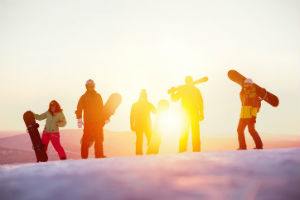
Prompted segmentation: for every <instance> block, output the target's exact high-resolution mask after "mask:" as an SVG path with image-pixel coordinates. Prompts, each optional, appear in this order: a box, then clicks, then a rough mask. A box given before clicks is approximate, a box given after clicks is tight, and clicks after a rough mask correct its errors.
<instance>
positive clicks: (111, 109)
mask: <svg viewBox="0 0 300 200" xmlns="http://www.w3.org/2000/svg"><path fill="white" fill-rule="evenodd" d="M121 101H122V96H121V95H120V94H119V93H113V94H111V95H110V97H109V98H108V100H107V101H106V103H105V104H104V106H103V109H102V113H101V116H102V119H103V122H106V121H109V119H110V117H111V116H112V115H113V114H114V113H115V111H116V110H117V108H118V107H119V105H120V104H121Z"/></svg>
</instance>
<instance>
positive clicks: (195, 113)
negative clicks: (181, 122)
mask: <svg viewBox="0 0 300 200" xmlns="http://www.w3.org/2000/svg"><path fill="white" fill-rule="evenodd" d="M169 91H172V92H171V93H170V94H171V98H172V100H173V101H179V100H181V106H182V109H183V111H184V113H185V126H184V128H183V130H182V133H181V136H180V139H179V152H180V153H182V152H186V151H187V144H188V137H189V130H190V129H191V132H192V144H193V152H200V151H201V142H200V125H199V122H200V121H202V120H203V119H204V109H203V98H202V94H201V92H200V90H199V89H198V88H197V87H195V85H194V81H193V78H192V77H191V76H187V77H186V78H185V85H182V86H180V87H177V88H172V90H169Z"/></svg>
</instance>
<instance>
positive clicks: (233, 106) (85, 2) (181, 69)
mask: <svg viewBox="0 0 300 200" xmlns="http://www.w3.org/2000/svg"><path fill="white" fill-rule="evenodd" d="M229 69H236V70H238V71H240V72H241V73H243V74H244V75H246V76H247V77H250V78H252V79H253V80H254V81H255V82H256V83H258V84H259V85H261V86H263V87H265V88H267V89H268V90H269V91H271V92H273V93H274V94H276V95H277V96H278V97H279V98H280V105H279V107H278V108H273V107H271V106H269V105H268V104H266V103H264V104H263V106H262V109H261V111H260V114H259V116H258V122H257V127H258V130H260V131H261V132H263V133H264V134H267V135H277V136H285V135H290V134H293V135H295V136H300V126H299V122H300V117H299V113H300V109H299V101H300V92H299V91H300V80H299V74H300V2H299V1H297V0H285V1H282V0H280V1H279V0H252V1H248V0H227V1H222V0H211V1H208V0H206V1H204V0H189V1H183V0H160V1H158V0H157V1H155V0H127V1H123V0H110V1H106V0H82V1H79V0H69V1H67V0H45V1H40V0H27V1H22V0H19V1H17V0H0V91H1V93H0V94H1V103H0V130H3V131H7V130H14V131H15V130H25V126H24V123H23V121H22V114H23V112H24V111H26V110H32V111H34V112H36V113H42V112H44V111H46V110H47V108H48V104H49V102H50V100H52V99H56V100H58V101H59V102H60V103H61V105H62V107H63V109H64V112H65V115H66V117H67V121H68V125H67V127H66V128H76V119H75V114H74V111H75V110H76V105H77V101H78V99H79V97H80V96H81V95H82V94H83V93H84V92H85V86H84V84H85V82H86V80H87V79H90V78H92V79H94V80H95V82H96V89H97V91H98V92H99V93H101V95H102V96H103V99H104V100H106V99H107V98H108V97H109V95H110V94H111V93H113V92H119V93H121V94H122V96H123V102H122V104H121V106H120V108H119V109H118V111H117V113H116V114H115V116H113V117H112V119H111V122H110V123H109V124H108V125H107V128H108V129H110V130H115V131H125V130H129V113H130V107H131V104H132V103H133V102H134V101H136V99H137V98H138V95H139V92H140V90H141V89H147V91H148V95H149V99H150V101H151V102H152V103H153V104H157V102H158V101H159V100H160V99H169V97H168V95H167V93H166V91H167V90H168V89H169V88H170V87H172V86H176V85H180V84H182V83H183V82H184V77H185V76H186V75H191V76H193V77H194V78H195V79H196V78H199V77H202V76H208V77H209V82H207V83H204V84H202V85H199V86H198V88H199V89H200V90H201V92H202V95H203V98H204V101H205V121H204V122H203V123H201V129H202V132H203V133H205V134H212V135H226V134H234V133H235V132H236V126H237V122H238V118H239V110H240V102H239V91H240V88H239V86H238V85H236V84H234V83H233V82H231V81H230V80H229V79H228V78H227V71H228V70H229ZM172 105H174V106H176V103H172Z"/></svg>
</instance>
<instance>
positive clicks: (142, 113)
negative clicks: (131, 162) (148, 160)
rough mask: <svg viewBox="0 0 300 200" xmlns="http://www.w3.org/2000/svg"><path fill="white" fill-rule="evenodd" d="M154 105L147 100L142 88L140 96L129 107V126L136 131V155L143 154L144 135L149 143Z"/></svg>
mask: <svg viewBox="0 0 300 200" xmlns="http://www.w3.org/2000/svg"><path fill="white" fill-rule="evenodd" d="M154 112H155V107H154V106H153V104H152V103H150V102H149V101H148V96H147V92H146V90H142V91H141V93H140V97H139V99H138V101H137V102H136V103H134V104H133V105H132V107H131V113H130V127H131V130H132V131H134V132H135V133H136V155H143V138H144V134H145V135H146V139H147V144H148V145H149V143H150V140H151V135H152V127H151V126H152V124H151V116H150V115H151V113H154Z"/></svg>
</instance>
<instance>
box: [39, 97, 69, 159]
mask: <svg viewBox="0 0 300 200" xmlns="http://www.w3.org/2000/svg"><path fill="white" fill-rule="evenodd" d="M62 111H63V110H62V109H61V107H60V105H59V103H58V102H57V101H55V100H52V101H51V102H50V104H49V109H48V111H46V112H45V113H43V114H40V115H38V114H34V117H35V119H36V120H39V121H41V120H44V119H46V125H45V128H44V131H43V135H42V142H43V144H44V145H45V149H46V151H47V147H48V144H49V142H50V141H51V143H52V145H53V147H54V149H55V150H56V151H57V153H58V155H59V158H60V160H66V159H67V156H66V153H65V150H64V148H63V147H62V146H61V144H60V134H59V127H64V126H65V125H66V119H65V115H64V113H63V112H62Z"/></svg>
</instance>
